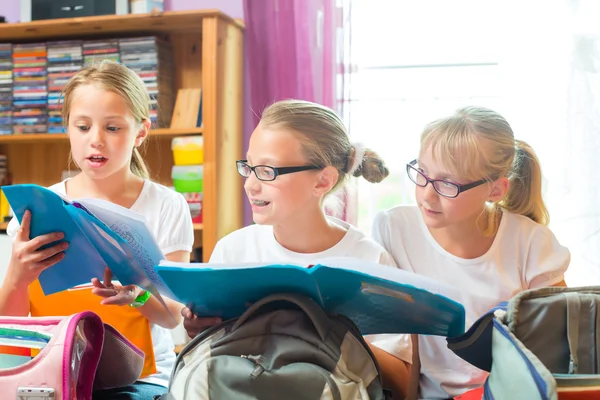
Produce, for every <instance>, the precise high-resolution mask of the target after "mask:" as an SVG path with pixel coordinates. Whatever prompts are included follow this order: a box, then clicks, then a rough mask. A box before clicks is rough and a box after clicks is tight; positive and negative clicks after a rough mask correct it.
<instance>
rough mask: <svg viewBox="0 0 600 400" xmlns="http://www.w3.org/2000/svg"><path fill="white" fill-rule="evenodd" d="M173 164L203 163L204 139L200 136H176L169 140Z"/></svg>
mask: <svg viewBox="0 0 600 400" xmlns="http://www.w3.org/2000/svg"><path fill="white" fill-rule="evenodd" d="M171 150H173V161H174V164H175V165H198V164H202V163H204V140H203V139H202V136H187V137H176V138H173V140H172V141H171Z"/></svg>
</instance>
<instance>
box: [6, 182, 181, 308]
mask: <svg viewBox="0 0 600 400" xmlns="http://www.w3.org/2000/svg"><path fill="white" fill-rule="evenodd" d="M2 191H3V192H4V194H5V195H6V198H7V199H8V202H9V203H10V206H11V208H12V210H13V213H14V215H15V217H16V218H17V220H18V221H19V223H21V221H22V218H23V213H24V212H25V210H30V211H31V227H30V231H31V234H30V237H31V238H34V237H36V236H39V235H43V234H46V233H52V232H63V233H64V234H65V238H64V240H65V241H67V242H68V243H69V247H68V248H67V249H66V250H65V252H64V253H65V257H64V258H63V259H62V260H61V261H59V262H58V263H57V264H55V265H53V266H52V267H50V268H48V269H46V270H44V271H43V272H42V273H41V274H40V277H39V280H40V284H41V286H42V290H43V291H44V294H46V295H49V294H52V293H57V292H60V291H63V290H67V289H71V288H74V287H76V286H80V285H85V284H89V283H90V281H91V279H92V278H99V279H100V280H102V278H103V277H104V269H105V267H109V268H110V269H111V271H112V272H113V275H114V276H115V278H116V279H118V281H119V282H120V283H121V284H122V285H130V284H134V285H137V286H140V287H142V288H144V289H146V290H148V291H149V292H151V293H152V294H153V295H155V296H157V297H158V298H159V300H160V301H161V302H162V297H161V296H160V294H162V295H166V296H168V297H172V296H173V294H172V293H171V292H170V290H169V288H168V287H167V286H166V285H165V284H164V282H163V281H162V280H161V278H160V277H159V276H158V275H156V273H155V271H154V266H155V265H156V264H158V263H159V262H160V261H161V260H162V259H163V258H164V256H163V254H162V252H161V251H160V249H159V247H158V245H157V243H156V240H155V238H154V237H153V235H152V233H151V232H150V231H149V229H148V227H147V225H146V222H145V219H144V217H143V216H142V215H140V214H138V213H135V212H133V211H131V210H129V209H127V208H124V207H121V206H118V205H116V204H114V203H111V202H109V201H104V200H99V199H80V200H77V201H72V200H69V199H68V198H66V197H63V196H61V195H59V194H57V193H55V192H53V191H51V190H49V189H46V188H44V187H42V186H38V185H30V184H25V185H9V186H3V187H2ZM163 304H164V303H163Z"/></svg>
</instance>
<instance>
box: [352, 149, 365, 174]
mask: <svg viewBox="0 0 600 400" xmlns="http://www.w3.org/2000/svg"><path fill="white" fill-rule="evenodd" d="M352 149H354V159H353V160H352V164H351V165H350V168H349V169H348V174H349V175H354V173H355V172H356V171H357V170H358V169H359V168H360V166H361V165H362V162H363V158H365V152H366V151H367V148H366V147H365V146H364V145H363V144H362V143H352ZM351 155H352V151H350V154H349V156H351Z"/></svg>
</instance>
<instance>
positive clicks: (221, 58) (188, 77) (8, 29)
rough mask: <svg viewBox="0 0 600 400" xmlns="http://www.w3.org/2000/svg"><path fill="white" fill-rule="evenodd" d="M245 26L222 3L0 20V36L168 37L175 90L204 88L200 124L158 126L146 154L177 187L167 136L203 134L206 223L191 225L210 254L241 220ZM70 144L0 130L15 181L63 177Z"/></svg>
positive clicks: (156, 173)
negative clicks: (155, 10)
mask: <svg viewBox="0 0 600 400" xmlns="http://www.w3.org/2000/svg"><path fill="white" fill-rule="evenodd" d="M243 29H244V25H243V23H241V22H240V21H237V20H234V19H232V18H231V17H229V16H227V15H225V14H223V13H222V12H220V11H218V10H196V11H170V12H163V13H159V14H135V15H112V16H99V17H84V18H70V19H56V20H45V21H34V22H27V23H16V24H0V42H13V43H26V42H42V41H50V40H70V39H98V38H107V37H115V38H120V37H135V36H144V35H158V36H160V37H161V38H163V39H165V40H167V41H168V42H170V43H171V45H172V48H173V62H174V67H175V71H174V82H175V84H174V86H175V87H174V90H175V91H177V90H178V89H182V88H201V89H202V104H203V110H202V112H203V115H202V120H203V128H196V127H190V128H188V129H186V128H184V129H155V130H153V131H152V132H151V135H150V138H149V140H147V143H146V145H145V146H144V149H142V153H143V154H144V157H145V160H146V162H147V163H148V166H149V168H150V172H151V175H152V179H153V180H154V181H156V182H160V183H162V184H164V185H167V186H172V180H171V168H172V166H173V156H172V152H171V140H170V139H172V138H173V137H176V136H183V135H202V136H203V138H204V194H203V205H202V208H203V223H202V224H195V225H194V229H195V232H196V242H195V245H196V246H202V247H203V249H202V250H203V251H202V253H203V258H204V260H208V258H209V257H210V254H211V252H212V250H213V248H214V246H215V244H216V242H217V240H219V239H220V238H221V237H223V236H224V235H226V234H227V233H229V232H231V231H233V230H235V229H238V228H240V227H241V226H242V181H241V180H240V179H239V177H238V176H237V173H236V170H235V167H234V163H235V160H237V159H240V158H242V98H243V96H242V87H243V85H242V77H243V74H242V68H243V59H242V57H243ZM69 151H70V150H69V142H68V140H67V136H66V135H64V134H36V135H25V134H23V135H3V136H0V154H6V156H7V158H8V168H9V171H10V172H11V173H12V175H13V181H14V183H36V184H39V185H44V186H49V185H52V184H54V183H56V182H58V181H60V178H61V173H62V171H63V170H66V169H68V168H69V167H70V166H69V165H68V158H69V157H68V156H69ZM5 225H6V224H0V229H6V226H5Z"/></svg>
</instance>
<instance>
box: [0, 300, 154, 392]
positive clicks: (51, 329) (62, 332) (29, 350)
mask: <svg viewBox="0 0 600 400" xmlns="http://www.w3.org/2000/svg"><path fill="white" fill-rule="evenodd" d="M143 365H144V353H143V352H142V351H141V350H139V349H138V348H137V347H135V346H134V345H133V344H132V343H131V342H129V341H128V340H127V339H126V338H125V337H123V336H122V335H121V334H120V333H119V332H117V331H116V330H115V329H114V328H113V327H112V326H110V325H106V324H104V323H102V321H101V320H100V317H99V316H98V315H97V314H95V313H93V312H89V311H86V312H82V313H78V314H74V315H71V316H69V317H0V388H1V392H2V394H1V398H2V399H6V400H13V399H15V400H28V399H35V400H44V399H53V400H54V399H57V400H67V399H68V400H71V399H76V400H89V399H91V398H92V390H93V389H110V388H114V387H121V386H125V385H129V384H132V383H133V382H135V381H136V380H137V379H138V378H139V376H140V373H141V372H142V367H143Z"/></svg>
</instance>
